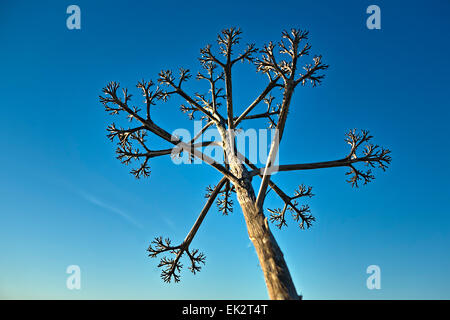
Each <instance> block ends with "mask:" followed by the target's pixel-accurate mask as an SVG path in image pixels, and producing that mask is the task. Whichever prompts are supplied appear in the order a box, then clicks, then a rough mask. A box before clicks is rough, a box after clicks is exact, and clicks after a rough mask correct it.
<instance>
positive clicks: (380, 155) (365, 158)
mask: <svg viewBox="0 0 450 320" xmlns="http://www.w3.org/2000/svg"><path fill="white" fill-rule="evenodd" d="M371 138H372V136H370V135H369V132H368V131H362V133H361V134H357V133H356V130H355V129H353V130H350V132H349V133H347V138H346V141H347V142H348V143H349V144H350V145H351V151H350V153H349V155H348V156H346V157H345V158H343V159H339V160H333V161H324V162H314V163H301V164H288V165H280V166H278V167H274V168H273V171H272V172H281V171H297V170H311V169H321V168H334V167H349V168H350V171H349V172H347V173H346V174H347V175H350V176H351V177H350V179H349V180H347V182H349V183H351V185H352V186H353V187H358V182H359V181H363V184H367V183H368V182H370V181H372V180H373V179H374V178H375V177H374V176H373V174H372V171H371V169H368V170H366V171H362V170H358V169H356V168H355V166H354V164H356V163H359V162H361V163H364V164H365V165H366V166H367V167H371V168H375V167H378V168H380V169H382V170H383V171H385V170H386V168H387V167H388V165H389V164H390V162H391V160H392V158H391V156H390V153H391V151H390V150H389V149H385V148H381V147H379V146H378V145H373V144H370V143H367V142H368V141H370V139H371ZM363 143H367V144H366V145H365V147H364V149H363V151H362V155H360V156H358V155H357V151H358V148H359V147H361V145H362V144H363ZM263 170H264V169H263V168H261V169H258V170H253V171H252V172H251V173H250V174H251V175H256V174H258V175H259V174H261V173H262V172H263Z"/></svg>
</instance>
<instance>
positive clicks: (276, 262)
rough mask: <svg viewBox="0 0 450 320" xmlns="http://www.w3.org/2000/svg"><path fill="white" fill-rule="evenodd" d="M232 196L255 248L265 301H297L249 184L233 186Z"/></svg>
mask: <svg viewBox="0 0 450 320" xmlns="http://www.w3.org/2000/svg"><path fill="white" fill-rule="evenodd" d="M236 194H237V198H238V201H239V204H240V205H241V208H242V212H243V214H244V218H245V222H246V224H247V231H248V235H249V238H250V240H251V241H252V243H253V246H254V247H255V249H256V253H257V255H258V259H259V263H260V265H261V268H262V271H263V273H264V279H265V281H266V286H267V290H268V293H269V298H270V299H272V300H298V299H299V296H298V294H297V291H296V290H295V286H294V283H293V282H292V278H291V274H290V273H289V269H288V267H287V265H286V261H285V260H284V256H283V252H281V250H280V247H279V246H278V244H277V241H276V240H275V238H274V236H273V234H272V232H271V231H270V229H269V225H268V221H267V218H266V217H265V216H264V214H263V212H261V210H258V209H257V206H256V198H255V194H254V191H253V187H252V186H251V184H247V185H246V186H245V187H237V186H236Z"/></svg>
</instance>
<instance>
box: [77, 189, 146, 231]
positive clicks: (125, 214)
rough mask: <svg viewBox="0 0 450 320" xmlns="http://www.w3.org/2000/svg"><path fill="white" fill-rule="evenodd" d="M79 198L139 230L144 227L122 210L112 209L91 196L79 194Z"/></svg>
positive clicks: (83, 193)
mask: <svg viewBox="0 0 450 320" xmlns="http://www.w3.org/2000/svg"><path fill="white" fill-rule="evenodd" d="M80 194H81V196H82V197H83V198H84V199H86V200H87V201H89V202H90V203H92V204H94V205H96V206H98V207H100V208H103V209H105V210H108V211H110V212H113V213H115V214H117V215H119V216H120V217H122V218H123V219H124V220H126V221H127V222H128V223H130V224H132V225H133V226H135V227H137V228H139V229H142V230H143V229H144V227H143V226H142V224H140V223H139V222H137V221H136V220H135V219H134V218H133V217H131V216H130V215H129V214H127V213H125V212H123V211H122V210H120V209H118V208H116V207H113V206H111V205H109V204H107V203H105V202H103V201H101V200H99V199H98V198H96V197H95V196H93V195H90V194H87V193H85V192H80Z"/></svg>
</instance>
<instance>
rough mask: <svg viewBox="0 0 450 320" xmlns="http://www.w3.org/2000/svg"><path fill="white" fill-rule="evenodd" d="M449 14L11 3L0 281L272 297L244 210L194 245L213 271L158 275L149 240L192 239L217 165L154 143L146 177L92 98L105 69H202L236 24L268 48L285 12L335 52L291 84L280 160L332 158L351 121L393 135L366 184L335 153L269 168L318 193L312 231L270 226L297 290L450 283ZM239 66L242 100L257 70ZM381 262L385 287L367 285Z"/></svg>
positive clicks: (62, 289) (4, 13)
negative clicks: (317, 74)
mask: <svg viewBox="0 0 450 320" xmlns="http://www.w3.org/2000/svg"><path fill="white" fill-rule="evenodd" d="M70 4H77V5H79V6H80V8H81V14H82V21H81V27H82V28H81V30H68V29H67V28H66V17H67V14H66V8H67V6H68V5H70ZM370 4H377V5H379V6H380V8H381V17H382V22H381V26H382V29H381V30H368V29H367V28H366V25H365V20H366V18H367V16H368V15H367V14H366V13H365V10H366V8H367V6H368V5H370ZM449 12H450V3H449V2H448V1H444V0H442V1H437V0H434V1H408V2H404V1H380V0H378V1H362V0H361V1H344V2H343V1H299V0H296V1H275V2H274V1H252V2H251V1H224V2H213V3H211V2H210V1H167V2H164V1H146V2H145V3H144V2H143V1H135V2H133V1H75V2H68V1H39V2H35V1H27V2H25V1H2V3H1V4H0V40H1V44H0V97H1V102H0V106H1V111H2V112H1V116H0V128H1V132H2V137H3V139H2V148H1V157H0V168H1V169H0V252H1V258H0V297H1V298H63V299H79V298H82V299H91V298H100V299H103V298H125V299H141V298H144V299H189V298H198V299H204V298H210V299H226V298H234V299H265V298H267V293H266V289H265V285H264V281H263V276H262V272H261V271H260V269H259V266H258V262H257V257H256V254H255V251H254V249H253V248H252V247H251V246H250V241H249V239H248V236H247V233H246V229H245V226H244V221H243V217H242V214H241V212H240V210H239V209H238V208H235V212H234V213H233V214H232V215H231V216H228V217H224V216H221V214H220V213H218V212H217V210H216V209H214V210H211V212H210V214H209V215H208V216H207V218H206V220H205V222H204V224H203V225H202V227H201V229H200V231H199V233H198V235H197V237H196V239H195V240H194V243H193V247H196V248H200V249H201V250H202V251H204V252H205V253H206V256H207V261H206V266H205V267H204V269H203V270H202V272H200V273H199V274H197V275H195V276H194V275H192V274H191V273H190V272H189V271H188V270H187V269H184V270H183V272H182V281H181V282H180V283H178V284H165V283H163V282H162V281H161V279H160V278H159V269H158V268H157V267H156V265H157V262H158V261H157V260H155V259H150V258H148V257H146V252H145V249H146V248H147V246H148V244H149V242H150V241H151V240H152V238H153V237H154V236H157V235H163V236H170V237H171V238H172V239H173V240H174V241H175V242H178V241H181V240H182V239H183V238H184V237H185V235H186V233H187V232H188V231H189V229H190V227H191V225H192V223H193V222H194V220H195V218H196V216H197V214H198V212H199V210H200V209H201V207H202V206H203V204H204V198H203V196H204V190H205V187H206V186H207V185H208V184H214V183H216V182H217V181H218V179H219V175H218V174H217V173H216V172H215V171H214V169H212V168H210V167H208V166H200V165H195V166H187V165H185V166H175V165H173V164H172V163H171V162H170V160H169V158H158V159H155V160H154V161H152V162H151V169H152V173H151V177H150V178H149V179H147V180H139V181H138V180H136V179H135V178H134V177H133V176H132V175H130V174H129V173H128V171H129V168H127V167H125V166H123V165H122V164H121V163H120V162H119V161H118V160H116V159H115V154H114V149H115V146H114V145H113V144H112V143H110V142H109V141H108V140H107V138H106V130H105V128H106V126H107V125H108V124H109V123H110V122H111V120H112V119H111V117H110V116H109V115H107V114H106V113H105V112H104V110H103V107H102V106H101V104H100V103H99V102H98V95H99V94H100V92H101V88H102V87H103V86H104V85H105V84H106V83H107V82H108V81H111V80H117V81H120V82H121V84H123V85H125V86H128V87H129V88H130V89H132V90H134V89H133V87H134V85H135V84H136V81H137V80H140V79H142V78H143V77H144V78H146V79H149V78H153V79H156V76H157V73H158V72H159V71H160V70H161V69H163V68H164V69H166V68H172V69H175V68H177V67H180V66H184V67H187V68H190V69H192V70H197V69H198V67H199V64H198V62H197V60H196V59H197V57H198V53H199V49H200V48H201V47H203V46H204V45H205V44H207V43H212V42H214V40H215V36H216V34H217V33H218V32H219V31H220V30H221V29H223V28H225V27H229V26H240V27H241V28H242V30H243V31H244V34H243V42H244V43H246V42H255V43H256V44H257V45H258V46H261V45H262V44H263V43H265V42H267V41H269V40H274V41H278V40H279V39H280V33H281V31H282V30H283V29H285V28H291V27H299V28H304V29H308V30H309V31H310V40H311V41H310V42H311V44H312V46H313V49H312V52H313V53H320V54H322V55H323V57H324V61H325V62H326V63H328V64H329V65H330V68H329V70H328V71H327V76H326V79H325V80H324V83H323V85H322V86H321V87H318V88H313V89H311V88H300V89H299V90H298V91H297V92H296V94H295V96H294V100H293V102H292V111H291V114H290V118H289V120H288V123H287V129H286V132H285V140H284V144H285V145H284V147H283V148H282V150H281V155H280V159H281V162H283V163H294V162H309V161H322V160H332V159H336V158H339V157H341V156H343V155H345V154H346V153H347V152H348V148H347V145H346V144H345V142H344V140H343V139H344V133H345V132H346V131H347V130H348V129H349V128H353V127H357V128H363V129H370V130H371V132H372V133H373V135H374V136H375V142H376V143H379V144H381V145H383V146H386V147H389V148H390V149H392V157H393V162H392V165H391V167H390V168H389V169H388V171H387V172H385V173H383V172H378V171H377V172H376V177H377V178H376V180H375V181H374V182H372V183H371V184H369V185H367V186H365V187H362V188H360V189H358V190H356V189H352V188H351V187H350V185H348V184H347V183H346V182H345V179H346V177H345V174H344V173H345V171H346V170H345V169H342V168H336V169H326V170H320V171H312V172H297V173H284V174H279V175H277V176H276V177H275V178H274V179H275V180H276V181H277V182H279V183H280V185H282V186H283V187H284V188H286V190H293V189H294V188H295V186H296V185H298V184H300V183H305V184H309V185H312V186H313V187H314V192H315V194H316V196H315V197H313V198H312V199H311V200H309V204H310V206H311V209H312V212H313V214H314V215H315V216H316V218H317V223H316V224H315V225H314V226H313V227H312V228H311V229H310V230H306V231H302V230H299V229H298V228H297V227H296V226H295V224H294V223H292V222H291V223H290V224H289V227H288V228H287V229H286V230H283V231H279V230H276V229H275V228H272V229H273V230H274V233H275V236H276V237H277V239H278V241H279V244H280V246H281V248H282V249H283V251H284V253H285V256H286V259H287V263H288V265H289V267H290V271H291V273H292V276H293V279H294V282H295V284H296V286H297V289H298V291H299V292H301V293H303V295H304V297H305V299H410V298H411V299H418V298H420V299H436V298H446V299H450V289H449V288H450V275H449V272H448V271H449V270H450V250H449V244H450V215H449V207H450V197H449V191H450V188H449V180H450V169H449V166H448V164H449V160H450V149H449V144H448V136H449V134H450V129H449V126H448V122H449V115H450V112H449V107H450V105H449V71H450V66H449V60H448V58H449V56H450V45H449V41H448V33H449V31H450V28H449V27H450V20H449V19H448V15H449ZM237 68H240V69H239V70H240V71H236V72H237V73H236V75H237V76H238V78H237V80H236V81H235V83H234V85H235V95H236V98H235V99H236V105H241V106H242V108H244V106H245V105H246V104H247V103H248V102H249V101H251V100H252V98H254V97H255V96H256V95H257V94H258V93H259V91H260V90H261V89H262V88H263V86H264V79H263V77H262V76H261V75H257V74H255V73H254V72H253V70H254V69H253V68H251V67H249V66H240V65H239V66H237ZM134 93H135V94H136V96H137V92H134ZM154 117H155V118H156V119H157V121H158V122H159V123H160V124H161V125H162V126H163V127H164V128H166V129H167V130H169V131H171V130H173V129H176V128H179V127H186V128H192V123H191V122H189V121H188V120H186V117H185V116H184V115H182V114H180V113H179V112H178V105H176V104H174V103H168V104H166V105H163V106H162V107H161V108H158V109H155V112H154ZM153 140H155V139H153ZM155 143H156V142H155ZM288 146H290V147H288ZM174 194H175V195H176V197H175V198H174V197H173V195H174ZM267 205H268V206H269V207H275V206H280V205H281V204H280V202H279V201H278V200H277V199H276V198H274V197H273V198H269V199H268V200H267ZM288 223H289V221H288ZM72 264H76V265H79V266H80V268H81V277H82V279H81V286H82V288H81V290H79V291H76V290H74V291H70V290H68V289H66V286H65V283H66V277H67V276H68V275H67V274H66V273H65V271H66V267H67V266H68V265H72ZM372 264H376V265H379V266H380V268H381V274H382V279H381V286H382V288H381V290H368V289H367V288H366V285H365V283H366V278H367V276H368V275H367V274H366V273H365V271H366V268H367V266H369V265H372Z"/></svg>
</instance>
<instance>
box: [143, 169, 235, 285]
mask: <svg viewBox="0 0 450 320" xmlns="http://www.w3.org/2000/svg"><path fill="white" fill-rule="evenodd" d="M226 181H227V178H225V177H223V178H222V179H221V180H220V181H219V183H218V184H217V186H216V187H215V188H214V189H213V190H212V192H211V194H210V196H209V197H208V200H207V202H206V204H205V206H204V207H203V209H202V211H201V212H200V214H199V216H198V218H197V220H196V221H195V223H194V225H193V226H192V228H191V230H190V231H189V233H188V235H187V236H186V238H185V239H184V241H183V242H182V243H181V244H180V245H177V246H172V245H171V241H170V239H168V238H167V239H165V240H164V241H163V239H162V237H157V238H155V239H154V240H153V241H152V242H151V244H150V246H149V247H148V249H147V251H148V252H150V254H149V256H150V257H152V258H156V257H157V256H158V255H160V254H162V253H167V252H170V253H171V254H173V255H174V256H175V257H174V258H168V257H163V258H161V261H160V263H159V265H158V267H162V268H163V270H162V272H161V277H162V278H163V280H164V281H165V282H170V281H171V280H172V278H173V279H174V281H175V282H178V281H180V274H179V273H180V271H181V268H182V267H183V265H182V264H181V263H180V258H181V257H182V256H183V254H184V253H186V254H187V256H188V257H189V260H190V262H191V266H190V267H189V269H190V270H191V272H192V273H194V274H195V273H196V272H198V271H200V269H201V267H200V264H204V263H205V258H206V257H205V255H204V254H203V253H199V251H198V249H193V250H191V251H189V246H190V245H191V243H192V240H193V239H194V237H195V235H196V233H197V231H198V229H199V228H200V225H201V224H202V222H203V220H204V219H205V216H206V214H207V213H208V211H209V209H210V208H211V205H212V204H213V203H214V200H215V199H216V197H217V195H218V194H219V192H220V190H221V189H222V187H223V185H224V184H225V182H226Z"/></svg>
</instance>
